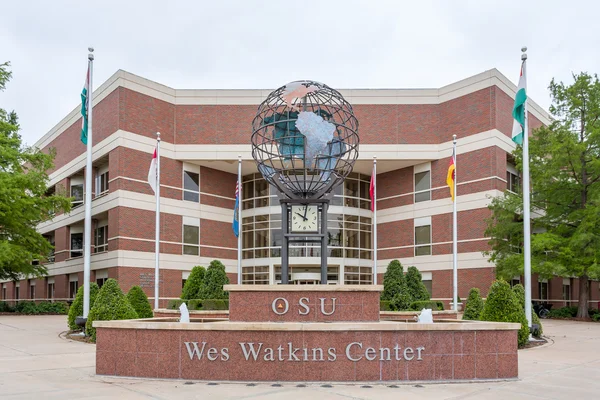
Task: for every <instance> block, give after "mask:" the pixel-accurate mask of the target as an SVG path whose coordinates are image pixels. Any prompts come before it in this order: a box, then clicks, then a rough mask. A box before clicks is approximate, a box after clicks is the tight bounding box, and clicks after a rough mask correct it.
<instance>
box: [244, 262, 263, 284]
mask: <svg viewBox="0 0 600 400" xmlns="http://www.w3.org/2000/svg"><path fill="white" fill-rule="evenodd" d="M242 284H244V285H268V284H269V266H268V265H263V266H250V267H243V268H242Z"/></svg>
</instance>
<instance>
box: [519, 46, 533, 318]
mask: <svg viewBox="0 0 600 400" xmlns="http://www.w3.org/2000/svg"><path fill="white" fill-rule="evenodd" d="M521 51H522V52H523V54H521V60H523V75H524V76H525V93H527V68H526V63H527V53H526V51H527V47H523V48H521ZM523 110H524V114H525V122H524V124H523V239H524V240H523V252H524V256H525V257H524V263H525V265H524V271H523V275H524V278H525V316H526V317H527V323H528V324H529V327H531V326H532V315H531V225H530V208H531V205H530V194H529V192H530V190H529V128H528V126H527V125H528V120H529V118H528V117H527V100H525V104H523Z"/></svg>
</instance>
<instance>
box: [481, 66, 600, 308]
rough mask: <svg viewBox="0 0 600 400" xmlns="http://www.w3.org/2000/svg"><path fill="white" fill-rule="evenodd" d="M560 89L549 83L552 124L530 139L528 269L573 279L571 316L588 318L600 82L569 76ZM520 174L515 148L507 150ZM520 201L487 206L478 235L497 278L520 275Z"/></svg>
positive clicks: (598, 263) (598, 189)
mask: <svg viewBox="0 0 600 400" xmlns="http://www.w3.org/2000/svg"><path fill="white" fill-rule="evenodd" d="M573 80H574V82H573V83H572V84H571V85H566V84H564V83H563V82H560V83H558V82H556V81H555V80H552V82H551V83H550V87H549V89H550V94H551V97H552V105H551V107H550V112H551V114H552V116H553V117H554V119H553V122H552V123H551V124H550V125H549V126H547V127H541V128H540V129H537V130H536V131H534V133H533V137H532V138H531V140H530V148H529V151H530V168H531V169H530V171H531V183H532V185H531V186H532V189H533V195H532V197H531V199H532V201H531V204H532V214H535V218H533V219H532V221H531V224H532V232H539V233H536V234H535V235H532V237H531V258H532V262H531V267H532V271H533V272H535V273H539V274H540V275H541V276H542V277H551V276H552V275H559V276H572V277H578V278H579V299H578V301H579V305H578V310H577V317H578V318H588V312H587V304H588V299H589V295H590V288H589V279H597V278H599V277H600V82H599V81H598V77H597V75H594V76H591V75H589V74H587V73H581V74H574V75H573ZM514 156H515V160H516V164H517V168H518V169H520V170H522V149H521V148H520V147H519V148H517V149H516V150H515V152H514ZM520 197H521V196H518V195H514V194H510V193H506V194H505V195H504V196H502V197H499V198H496V199H494V200H493V201H492V203H491V204H490V209H491V210H492V217H491V218H490V220H489V221H488V229H487V231H486V235H487V236H488V237H491V238H492V239H491V241H490V245H491V247H492V250H491V251H490V252H488V253H487V254H488V255H489V256H490V260H491V261H493V262H494V263H495V264H496V268H497V269H496V270H497V274H498V276H499V277H504V278H506V279H508V278H509V277H512V276H515V275H520V274H522V273H523V255H522V254H520V253H519V251H520V248H521V247H522V242H523V226H522V223H521V221H522V214H523V207H522V199H521V198H520Z"/></svg>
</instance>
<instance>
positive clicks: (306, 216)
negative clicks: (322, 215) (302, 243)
mask: <svg viewBox="0 0 600 400" xmlns="http://www.w3.org/2000/svg"><path fill="white" fill-rule="evenodd" d="M318 221H319V212H318V209H317V206H315V205H304V204H303V205H298V206H292V218H291V222H292V230H291V231H292V232H294V233H304V232H306V233H310V232H318V231H319V224H318Z"/></svg>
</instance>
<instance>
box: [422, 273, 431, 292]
mask: <svg viewBox="0 0 600 400" xmlns="http://www.w3.org/2000/svg"><path fill="white" fill-rule="evenodd" d="M421 282H423V285H425V288H427V291H428V292H429V296H433V274H432V273H431V272H421Z"/></svg>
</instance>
